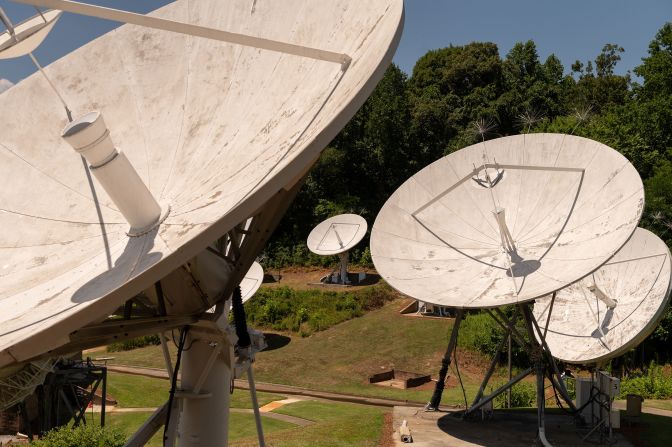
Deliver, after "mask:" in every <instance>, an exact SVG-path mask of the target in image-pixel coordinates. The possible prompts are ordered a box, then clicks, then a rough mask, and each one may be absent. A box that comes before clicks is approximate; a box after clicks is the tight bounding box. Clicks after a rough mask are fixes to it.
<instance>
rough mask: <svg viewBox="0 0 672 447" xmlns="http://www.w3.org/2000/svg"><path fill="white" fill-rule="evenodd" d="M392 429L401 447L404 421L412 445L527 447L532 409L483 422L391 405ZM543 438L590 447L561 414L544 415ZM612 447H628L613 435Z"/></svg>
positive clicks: (533, 415)
mask: <svg viewBox="0 0 672 447" xmlns="http://www.w3.org/2000/svg"><path fill="white" fill-rule="evenodd" d="M392 414H393V416H392V417H393V420H392V428H393V430H394V433H393V438H394V445H395V446H398V447H401V446H405V445H407V444H403V443H402V442H401V440H400V439H399V427H400V426H401V424H402V422H403V421H404V420H406V421H407V423H408V427H409V429H410V430H411V436H412V437H413V446H416V447H475V446H489V447H499V446H501V447H519V446H520V447H529V446H530V445H535V444H534V442H535V438H536V436H537V415H536V412H529V413H528V412H510V413H506V412H503V411H498V412H496V413H495V415H494V416H493V417H492V418H491V419H489V420H486V421H465V420H463V419H461V418H459V417H454V416H453V415H452V414H451V413H450V412H443V411H441V412H432V413H425V412H424V411H422V410H420V409H418V408H412V407H394V410H393V413H392ZM546 437H547V439H548V441H549V442H550V443H551V444H552V445H554V446H572V447H573V446H576V447H584V446H586V447H588V446H594V445H595V444H594V443H588V442H582V441H581V437H580V436H579V433H578V432H577V431H576V429H575V427H574V422H573V419H572V418H571V417H569V416H565V415H557V414H552V415H549V414H547V415H546ZM615 441H616V442H615V443H614V444H611V445H612V446H618V447H632V444H631V443H630V442H628V441H627V440H626V439H625V438H624V437H623V436H622V435H620V434H616V437H615Z"/></svg>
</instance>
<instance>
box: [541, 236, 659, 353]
mask: <svg viewBox="0 0 672 447" xmlns="http://www.w3.org/2000/svg"><path fill="white" fill-rule="evenodd" d="M671 274H672V270H671V267H670V251H669V249H668V248H667V245H666V244H665V242H663V241H662V240H661V239H660V238H659V237H658V236H656V235H655V234H653V233H651V232H650V231H648V230H645V229H643V228H637V230H636V231H635V234H634V235H633V236H632V238H631V239H630V240H629V241H628V242H627V243H626V244H625V246H623V248H621V249H620V250H619V251H618V253H616V255H614V257H613V258H611V259H610V260H609V261H608V262H607V263H606V264H604V265H603V266H602V267H600V268H599V269H598V270H597V271H596V272H594V273H592V274H591V275H588V276H587V277H585V278H584V279H582V280H581V281H579V282H577V283H574V284H572V285H570V286H568V287H566V288H564V289H562V290H559V291H558V292H556V296H555V300H553V298H552V297H551V296H548V297H545V298H541V299H538V300H536V302H535V304H534V317H535V318H536V320H537V322H538V324H539V325H540V326H542V327H544V326H545V325H546V322H547V321H548V332H547V334H546V343H547V344H548V346H549V348H550V350H551V352H552V353H553V355H554V356H555V357H556V358H558V359H560V360H563V361H565V362H569V363H581V364H590V363H601V362H604V361H607V360H609V359H611V358H614V357H617V356H619V355H621V354H623V353H624V352H626V351H628V350H629V349H632V348H634V347H635V346H637V345H638V344H639V343H641V342H642V341H644V339H645V338H646V337H648V336H649V335H650V334H651V332H653V330H654V329H655V327H656V326H657V325H658V322H659V321H660V319H661V318H662V316H663V314H664V312H665V310H666V309H667V304H668V302H669V297H670V287H672V284H671V283H670V278H671ZM549 312H550V316H551V318H550V320H548V315H549Z"/></svg>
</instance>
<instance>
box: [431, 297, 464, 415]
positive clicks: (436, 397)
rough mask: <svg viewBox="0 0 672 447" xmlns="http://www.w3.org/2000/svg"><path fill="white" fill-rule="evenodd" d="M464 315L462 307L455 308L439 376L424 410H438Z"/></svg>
mask: <svg viewBox="0 0 672 447" xmlns="http://www.w3.org/2000/svg"><path fill="white" fill-rule="evenodd" d="M463 316H464V310H463V309H457V313H456V315H455V321H454V322H453V329H452V331H451V333H450V341H449V342H448V348H447V349H446V353H445V354H444V355H443V360H441V370H440V371H439V378H438V380H437V381H436V386H435V387H434V394H432V398H431V400H430V401H429V402H428V403H427V405H425V411H438V409H439V404H441V396H442V395H443V388H444V387H445V386H446V384H445V382H446V376H447V375H448V368H449V367H450V359H451V356H452V355H453V351H454V350H455V346H456V344H457V333H458V331H459V329H460V323H462V318H463Z"/></svg>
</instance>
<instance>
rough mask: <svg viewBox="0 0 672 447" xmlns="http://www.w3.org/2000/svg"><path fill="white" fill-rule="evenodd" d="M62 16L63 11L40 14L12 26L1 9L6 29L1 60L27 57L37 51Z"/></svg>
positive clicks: (0, 48) (1, 38) (1, 37)
mask: <svg viewBox="0 0 672 447" xmlns="http://www.w3.org/2000/svg"><path fill="white" fill-rule="evenodd" d="M61 14H63V13H62V12H61V11H56V10H51V11H45V12H40V13H39V14H37V15H36V16H33V17H31V18H29V19H27V20H24V21H23V22H21V23H19V24H17V25H12V23H11V21H10V20H9V18H8V17H7V15H6V14H5V12H4V11H3V9H2V8H0V21H2V22H3V23H4V25H5V28H6V30H5V31H4V32H3V33H0V59H12V58H15V57H20V56H26V55H29V54H30V53H32V52H33V51H35V49H36V48H37V47H38V46H40V44H41V43H42V42H43V41H44V39H46V37H47V35H48V34H49V33H50V32H51V29H52V28H53V27H54V25H56V22H58V19H60V18H61Z"/></svg>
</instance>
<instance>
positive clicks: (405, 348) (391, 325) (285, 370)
mask: <svg viewBox="0 0 672 447" xmlns="http://www.w3.org/2000/svg"><path fill="white" fill-rule="evenodd" d="M402 305H403V303H402V302H401V301H393V302H391V303H388V304H387V305H385V306H384V307H383V308H381V309H378V310H375V311H372V312H369V313H367V314H366V315H364V316H363V317H361V318H355V319H353V320H349V321H346V322H344V323H341V324H339V325H336V326H334V327H332V328H330V329H327V330H325V331H323V332H318V333H316V334H313V335H312V336H310V337H307V338H301V337H298V336H293V337H292V339H291V342H290V343H289V344H288V345H287V346H284V347H282V348H280V349H276V350H273V351H267V352H261V353H259V354H258V355H257V362H256V364H255V376H256V378H257V380H259V381H261V382H273V383H281V384H287V385H295V386H303V387H308V388H313V389H319V390H329V391H336V392H342V393H351V394H358V395H366V396H374V397H388V398H394V399H405V400H409V401H417V402H424V401H427V400H428V399H429V397H430V395H431V391H430V390H421V391H418V390H397V389H393V388H383V387H379V386H374V385H369V384H368V377H369V376H370V375H371V374H374V373H377V372H380V371H383V370H385V369H389V368H392V367H394V368H397V369H402V370H406V371H413V372H418V373H424V374H431V375H432V376H436V373H437V372H438V368H439V367H440V362H441V357H442V355H443V351H444V349H445V346H446V342H447V334H448V330H449V329H450V327H451V325H452V322H451V321H446V320H442V319H421V318H413V317H405V316H401V315H400V314H399V313H398V311H399V309H400V307H401V306H402ZM113 356H114V357H115V360H113V361H112V362H111V363H117V364H125V365H135V366H146V367H153V368H163V366H164V363H163V357H162V355H161V350H160V348H159V347H158V346H151V347H146V348H140V349H136V350H133V351H126V352H115V353H114V354H113ZM471 358H473V356H471ZM465 360H469V359H468V358H467V357H465V358H460V367H461V368H462V369H461V372H462V375H463V379H464V380H465V385H466V387H467V391H468V396H469V395H470V394H473V393H474V392H475V389H476V388H477V383H478V380H479V376H477V375H475V374H469V372H468V371H467V370H468V369H469V368H468V365H464V364H463V361H465ZM481 370H482V368H481V367H479V368H478V374H479V375H480V374H481ZM444 402H445V403H451V404H457V403H462V402H463V398H462V392H461V390H460V389H459V387H456V386H449V387H448V388H447V389H446V391H445V393H444Z"/></svg>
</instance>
